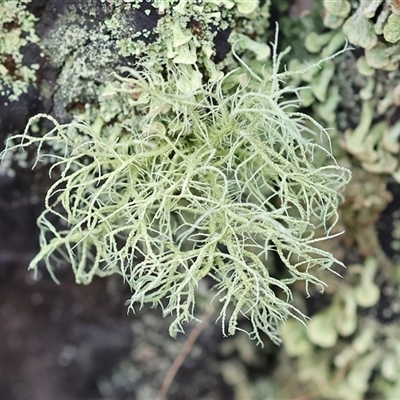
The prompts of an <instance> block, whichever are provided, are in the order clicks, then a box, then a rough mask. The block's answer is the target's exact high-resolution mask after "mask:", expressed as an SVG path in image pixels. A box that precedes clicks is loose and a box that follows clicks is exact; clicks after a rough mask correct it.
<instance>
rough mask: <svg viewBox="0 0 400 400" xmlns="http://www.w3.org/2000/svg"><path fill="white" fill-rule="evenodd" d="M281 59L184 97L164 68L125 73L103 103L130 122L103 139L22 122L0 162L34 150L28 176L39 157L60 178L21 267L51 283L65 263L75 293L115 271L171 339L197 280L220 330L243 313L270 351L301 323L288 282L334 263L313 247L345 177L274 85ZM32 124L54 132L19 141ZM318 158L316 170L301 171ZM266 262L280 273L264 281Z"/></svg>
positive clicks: (191, 302) (234, 326)
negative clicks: (110, 100)
mask: <svg viewBox="0 0 400 400" xmlns="http://www.w3.org/2000/svg"><path fill="white" fill-rule="evenodd" d="M280 60H281V56H278V55H277V51H276V45H275V46H274V48H273V63H272V66H271V67H270V68H266V69H265V70H264V73H263V75H262V76H259V75H257V74H255V73H254V72H253V71H252V70H250V69H249V68H248V67H247V65H246V64H244V63H242V67H241V68H240V69H238V70H236V71H233V72H232V73H231V74H227V75H226V76H225V77H224V78H222V79H219V80H217V81H216V82H212V83H208V84H206V85H202V86H201V87H200V88H198V89H196V90H194V91H193V92H191V93H185V94H177V93H179V91H178V90H177V87H176V85H177V82H179V77H178V76H176V74H177V73H178V72H177V70H176V69H171V70H170V69H167V70H166V71H165V73H164V74H160V73H158V72H155V71H154V70H152V69H151V68H148V69H146V65H145V63H144V64H143V71H142V72H140V73H139V72H138V71H137V70H132V69H128V70H127V71H125V73H129V76H128V77H119V76H116V80H117V82H119V84H116V83H114V86H113V87H110V88H109V90H108V96H121V97H122V98H123V99H126V102H128V103H129V104H130V105H131V106H132V113H134V114H135V115H136V116H137V118H136V123H134V124H132V125H130V126H125V127H124V128H123V129H121V128H120V129H119V130H118V131H116V132H114V134H113V135H112V136H110V135H103V134H102V129H101V127H100V128H99V129H97V128H96V127H95V126H89V125H87V124H84V123H80V122H75V121H73V122H72V123H70V124H66V125H60V124H58V123H57V121H56V120H54V119H53V118H52V117H50V116H46V115H42V114H40V115H38V116H36V117H34V118H33V119H31V121H30V123H29V125H28V126H27V128H26V130H25V132H24V133H23V134H22V135H16V136H14V137H12V138H11V139H10V141H8V142H7V145H6V149H5V151H4V152H3V154H2V156H3V157H5V155H6V154H7V152H9V151H11V150H12V151H13V152H16V151H17V150H18V149H22V150H25V149H26V148H28V147H29V146H31V145H36V146H37V157H36V162H35V163H34V166H35V165H36V164H37V163H39V162H42V161H44V160H45V159H46V158H48V157H51V158H52V160H53V162H54V163H53V166H52V167H51V169H50V173H51V172H53V171H54V170H55V169H58V170H59V174H60V175H59V178H56V180H55V182H54V184H53V185H52V187H51V188H50V189H49V191H48V193H47V196H46V199H45V211H44V212H43V213H42V215H41V216H40V217H39V219H38V225H39V227H40V230H41V234H40V246H41V249H40V252H39V254H38V255H37V256H36V257H35V258H34V260H33V261H32V262H31V264H30V268H31V269H33V270H35V271H37V270H38V268H39V266H40V264H41V263H44V264H45V265H46V267H47V269H48V271H49V273H50V274H51V276H52V277H53V278H54V279H55V280H57V278H56V269H57V265H59V264H63V263H65V262H67V263H69V264H71V266H72V269H73V271H74V273H75V276H76V281H77V282H78V283H83V284H88V283H90V282H91V280H92V279H93V277H94V276H96V275H97V276H106V275H111V274H120V275H121V276H122V277H123V279H124V280H125V281H126V282H127V284H128V285H129V286H130V288H131V290H132V297H131V299H130V301H129V308H130V309H132V310H134V308H135V306H136V305H141V304H144V303H151V304H153V305H160V306H161V307H162V308H163V311H164V313H165V314H173V315H174V316H175V320H174V322H173V323H172V325H171V327H170V333H171V334H172V335H174V334H176V333H177V332H179V331H182V323H183V322H185V321H188V320H190V319H192V318H194V315H195V313H196V309H195V304H196V296H197V294H198V286H199V282H200V281H201V280H202V279H205V278H206V277H207V278H208V280H209V282H211V287H210V295H211V296H210V297H214V298H216V299H218V301H219V302H220V303H221V309H220V318H221V320H222V326H223V328H222V329H223V333H224V334H229V335H231V334H234V333H235V332H236V331H237V330H242V328H241V326H240V325H239V322H238V320H239V319H240V318H241V317H242V316H244V317H246V318H248V319H249V320H250V321H251V324H252V327H253V330H252V331H251V332H249V335H250V336H251V337H252V338H255V339H256V340H257V341H258V342H260V343H261V342H262V339H261V336H260V333H261V332H264V333H266V334H267V335H268V336H269V337H270V339H271V340H272V341H274V342H275V343H279V342H280V338H279V332H278V323H279V322H281V321H284V320H285V319H286V318H287V317H288V316H290V315H291V316H293V317H295V318H297V319H300V320H304V319H305V318H306V317H305V316H304V315H303V314H301V313H300V312H299V311H298V310H296V309H295V308H294V307H293V306H292V305H291V303H290V301H291V289H290V285H291V284H293V283H294V282H296V281H303V282H304V284H305V288H306V291H307V292H308V287H309V285H310V284H312V285H318V286H319V287H320V289H321V290H323V288H324V283H323V282H322V281H321V280H320V279H319V278H317V277H316V276H315V275H314V274H313V270H314V269H321V268H322V269H327V270H331V271H333V269H332V268H333V265H334V264H335V262H337V263H339V264H340V262H338V261H337V260H336V259H335V258H334V257H333V256H332V255H331V254H330V253H329V252H326V251H324V250H321V249H318V248H317V247H315V246H314V245H315V243H316V242H319V241H322V240H325V239H327V238H329V237H330V232H331V228H332V226H333V225H335V223H336V221H337V218H338V214H337V207H338V204H339V202H340V194H339V193H340V191H341V190H342V188H343V186H344V185H345V184H346V183H347V181H348V180H349V171H348V170H346V169H345V168H342V167H340V166H338V165H337V164H336V162H335V160H334V158H333V156H332V154H331V152H330V151H329V150H327V149H329V137H328V135H327V133H326V132H325V131H324V129H323V128H322V127H321V126H320V125H319V124H317V123H316V122H315V121H314V120H312V119H311V118H310V117H309V116H307V115H304V114H302V113H300V112H297V110H296V108H297V107H298V106H299V100H298V98H297V94H298V89H297V88H290V87H285V85H284V84H283V83H284V82H283V79H284V78H285V77H286V76H287V73H284V74H280V73H278V69H279V64H280ZM239 62H240V60H239ZM178 71H179V70H178ZM166 74H167V75H166ZM232 82H236V84H235V85H233V84H232ZM293 95H294V96H293ZM40 118H47V119H50V120H51V121H52V122H53V123H54V126H55V127H54V129H52V130H51V131H50V132H48V133H47V134H45V135H44V136H43V137H35V136H32V135H31V134H30V133H29V127H30V126H31V125H32V124H33V123H34V122H36V121H37V120H38V119H40ZM315 136H318V137H320V138H319V142H323V141H324V140H323V138H325V147H323V146H321V145H320V144H317V141H316V140H315ZM49 147H50V149H51V148H53V149H56V151H53V152H51V151H48V150H45V149H48V148H49ZM60 149H62V150H61V151H60ZM321 155H322V156H323V157H325V159H326V160H328V161H327V163H326V165H325V166H322V167H316V166H314V164H313V160H314V157H321ZM55 218H56V219H57V220H58V222H54V220H55ZM321 230H322V231H324V232H325V234H324V235H323V236H322V237H319V236H317V235H316V232H317V231H318V232H319V231H321ZM273 254H276V255H278V257H279V258H280V260H281V263H282V266H284V268H285V270H286V272H285V273H283V271H280V272H279V274H278V275H275V273H276V261H275V257H274V256H273ZM274 271H275V272H274ZM282 276H283V278H282ZM278 277H279V279H278Z"/></svg>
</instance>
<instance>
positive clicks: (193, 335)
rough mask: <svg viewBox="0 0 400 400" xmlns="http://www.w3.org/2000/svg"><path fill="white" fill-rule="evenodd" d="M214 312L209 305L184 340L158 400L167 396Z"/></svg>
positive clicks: (212, 307) (162, 399)
mask: <svg viewBox="0 0 400 400" xmlns="http://www.w3.org/2000/svg"><path fill="white" fill-rule="evenodd" d="M213 312H214V306H213V305H211V304H210V305H209V306H208V307H207V309H206V311H205V313H204V314H203V315H202V317H201V322H200V323H199V324H197V325H196V327H195V328H194V329H193V330H192V332H190V335H189V336H188V338H187V339H186V342H185V344H184V345H183V347H182V349H181V351H180V352H179V354H178V355H177V357H176V358H175V360H174V362H173V363H172V365H171V367H170V368H169V370H168V372H167V375H166V376H165V378H164V382H163V383H162V385H161V388H160V390H159V392H158V400H164V399H165V395H166V394H167V392H168V390H169V388H170V386H171V384H172V382H173V380H174V378H175V375H176V374H177V372H178V371H179V368H180V367H181V366H182V364H183V362H184V361H185V359H186V357H187V356H188V354H189V353H190V350H191V349H192V347H193V345H194V344H195V342H196V340H197V338H198V337H199V335H200V333H201V331H202V330H203V327H204V325H205V323H206V322H207V321H208V319H209V318H210V316H211V315H212V313H213Z"/></svg>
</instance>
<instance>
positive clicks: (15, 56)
mask: <svg viewBox="0 0 400 400" xmlns="http://www.w3.org/2000/svg"><path fill="white" fill-rule="evenodd" d="M29 2H30V0H25V1H18V0H15V1H2V2H0V95H1V96H3V97H6V98H8V99H9V101H14V100H17V99H18V97H19V96H20V95H21V94H22V93H25V92H27V90H28V87H29V85H31V84H33V83H35V82H36V71H37V70H38V69H39V65H38V64H30V65H26V64H25V63H24V62H23V54H22V52H21V50H22V49H23V48H24V47H25V46H27V45H28V44H32V43H38V41H39V38H38V36H37V35H36V33H35V22H36V19H35V17H34V16H33V15H32V14H31V13H29V12H28V11H27V10H26V4H27V3H29Z"/></svg>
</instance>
